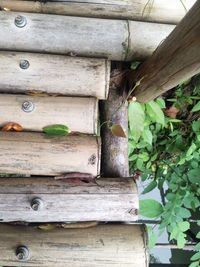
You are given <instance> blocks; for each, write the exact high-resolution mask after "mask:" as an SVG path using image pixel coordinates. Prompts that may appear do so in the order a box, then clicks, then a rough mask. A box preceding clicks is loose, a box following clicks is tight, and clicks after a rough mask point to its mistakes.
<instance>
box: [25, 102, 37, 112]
mask: <svg viewBox="0 0 200 267" xmlns="http://www.w3.org/2000/svg"><path fill="white" fill-rule="evenodd" d="M34 109H35V105H34V104H33V102H31V101H28V100H27V101H24V102H23V103H22V110H23V111H24V112H32V111H33V110H34Z"/></svg>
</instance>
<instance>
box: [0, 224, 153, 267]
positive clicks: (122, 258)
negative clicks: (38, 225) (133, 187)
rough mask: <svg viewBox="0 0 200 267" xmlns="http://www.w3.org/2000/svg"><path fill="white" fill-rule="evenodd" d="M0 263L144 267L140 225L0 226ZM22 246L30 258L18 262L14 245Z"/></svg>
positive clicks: (45, 265)
mask: <svg viewBox="0 0 200 267" xmlns="http://www.w3.org/2000/svg"><path fill="white" fill-rule="evenodd" d="M0 236H1V239H0V251H1V257H0V264H1V265H4V266H29V267H30V266H37V267H38V266H44V267H53V266H58V267H68V266H70V267H88V266H90V267H103V266H105V267H106V266H109V267H147V266H148V256H147V245H146V237H145V233H144V227H143V226H139V225H99V226H96V227H91V228H88V229H55V230H53V231H48V232H45V231H41V230H38V229H34V228H31V227H19V226H15V227H13V226H8V225H0ZM20 245H25V246H27V248H28V249H29V252H30V258H29V259H28V260H27V261H19V260H18V259H17V257H16V255H15V251H16V248H17V247H18V246H20Z"/></svg>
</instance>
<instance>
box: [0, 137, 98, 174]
mask: <svg viewBox="0 0 200 267" xmlns="http://www.w3.org/2000/svg"><path fill="white" fill-rule="evenodd" d="M99 157H100V144H99V140H98V138H96V137H95V136H83V135H82V136H81V135H80V136H77V135H74V136H66V137H60V138H58V137H56V138H49V137H46V136H45V135H43V134H40V133H14V132H0V173H21V174H30V175H31V174H32V175H50V176H51V175H52V176H54V175H60V174H63V173H67V172H83V173H91V174H93V175H94V176H96V175H98V174H99V164H100V158H99Z"/></svg>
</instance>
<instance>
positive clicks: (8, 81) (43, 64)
mask: <svg viewBox="0 0 200 267" xmlns="http://www.w3.org/2000/svg"><path fill="white" fill-rule="evenodd" d="M1 15H2V13H0V17H1ZM5 16H6V17H7V16H8V17H9V13H5ZM6 17H5V19H6ZM2 19H3V18H1V19H0V25H2V24H4V22H3V21H2ZM13 19H14V18H13ZM41 19H42V17H41ZM32 23H34V25H35V27H39V28H40V27H41V28H43V30H45V25H43V26H41V25H39V24H40V23H39V24H38V25H37V21H32ZM12 24H13V21H12ZM50 24H51V23H50ZM34 25H33V24H32V25H27V27H26V28H24V29H19V28H17V27H15V26H14V25H11V24H10V26H11V29H9V27H8V28H7V27H5V28H4V30H5V31H4V30H3V28H0V47H4V48H5V49H9V47H10V49H14V50H15V49H16V50H18V48H19V50H20V48H21V49H22V50H23V47H24V49H25V50H29V47H26V44H27V45H28V42H29V41H30V42H32V41H33V44H32V45H30V51H31V50H35V51H36V50H38V51H41V52H43V50H42V47H43V46H44V45H45V46H48V47H49V48H48V49H45V48H44V50H46V51H49V52H51V49H50V47H51V46H52V49H53V50H52V52H59V51H56V48H55V50H54V48H53V43H54V42H56V41H55V40H51V39H52V36H51V34H53V33H52V32H51V31H49V30H47V29H46V30H47V31H46V32H43V34H41V35H40V33H39V32H40V30H39V28H38V29H36V28H35V27H34ZM5 26H6V25H5ZM46 26H47V27H48V23H47V25H46ZM49 26H50V25H49ZM29 27H31V28H32V30H31V29H29ZM1 29H2V31H1ZM25 29H26V30H27V35H29V33H30V34H33V36H32V37H33V40H32V41H31V39H32V37H31V36H30V37H28V36H23V35H24V30H25ZM13 30H14V31H15V30H16V32H15V33H14V31H13ZM63 30H64V29H63ZM7 31H11V32H13V34H16V36H15V37H16V38H17V39H18V37H19V38H20V40H18V41H19V42H22V43H21V45H20V44H19V42H18V41H17V39H16V40H15V37H14V36H13V37H14V39H13V40H12V36H9V33H8V32H7ZM34 31H35V33H34ZM54 31H56V29H55V28H54ZM11 32H10V33H11ZM20 32H21V33H20ZM28 32H29V33H28ZM31 32H32V33H31ZM37 33H38V34H39V35H37ZM7 34H8V36H9V37H8V38H9V40H7V41H8V46H7V47H5V46H4V45H5V42H7V41H6V39H7V37H6V36H7ZM18 34H19V35H21V37H20V36H18ZM35 34H36V35H35ZM57 34H58V35H59V32H57V33H56V36H55V38H58V39H59V36H58V37H57ZM17 36H18V37H17ZM60 38H62V37H61V36H60ZM66 38H67V36H66ZM39 39H41V40H39ZM3 40H4V41H3ZM10 42H11V43H10ZM38 42H39V43H40V44H38ZM46 42H47V43H46ZM68 42H69V41H68ZM41 43H43V45H42V46H41V47H38V45H39V46H40V45H41ZM45 43H46V44H45ZM18 45H19V47H18ZM24 45H25V46H24ZM57 45H59V44H57ZM62 45H63V47H64V46H65V44H64V43H63V44H62ZM77 45H78V44H77ZM34 47H35V49H34ZM23 60H27V61H28V62H29V67H28V68H27V69H22V68H20V63H21V62H22V61H23ZM0 62H1V65H0V73H1V76H0V92H7V93H16V92H20V93H22V92H27V91H35V90H36V91H37V90H39V91H42V92H47V93H55V94H61V95H72V96H94V97H97V98H100V99H105V98H106V97H107V94H108V89H109V77H110V63H109V62H108V61H107V60H105V59H94V58H79V57H67V56H58V55H48V54H46V55H45V54H35V53H24V52H23V53H19V52H18V53H16V52H5V51H1V52H0Z"/></svg>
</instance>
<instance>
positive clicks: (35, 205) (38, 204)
mask: <svg viewBox="0 0 200 267" xmlns="http://www.w3.org/2000/svg"><path fill="white" fill-rule="evenodd" d="M43 206H44V203H43V201H42V200H41V199H40V198H38V197H36V198H34V199H32V201H31V208H32V209H33V210H34V211H38V210H41V209H42V208H43Z"/></svg>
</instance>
